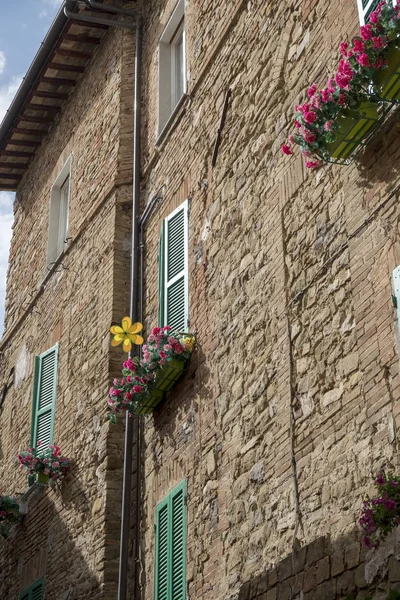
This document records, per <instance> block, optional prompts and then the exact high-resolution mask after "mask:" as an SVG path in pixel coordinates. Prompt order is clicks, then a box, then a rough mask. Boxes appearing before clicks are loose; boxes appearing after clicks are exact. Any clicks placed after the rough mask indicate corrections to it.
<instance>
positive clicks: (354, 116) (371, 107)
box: [327, 102, 379, 162]
mask: <svg viewBox="0 0 400 600" xmlns="http://www.w3.org/2000/svg"><path fill="white" fill-rule="evenodd" d="M378 120H379V116H378V105H377V104H376V103H374V102H363V103H362V104H360V106H359V107H358V109H357V110H344V111H343V112H342V113H341V114H340V115H339V116H338V117H337V123H338V125H339V129H338V130H337V132H336V140H335V141H334V142H331V143H330V144H327V148H328V152H329V154H330V156H331V159H333V160H332V162H347V161H348V159H349V157H350V156H351V155H352V154H353V152H354V151H355V150H356V149H357V148H358V147H359V146H360V144H361V143H362V141H363V140H364V139H365V138H366V137H367V136H368V135H369V134H370V133H371V132H372V130H373V129H374V127H375V126H376V125H377V123H378Z"/></svg>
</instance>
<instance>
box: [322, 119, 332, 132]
mask: <svg viewBox="0 0 400 600" xmlns="http://www.w3.org/2000/svg"><path fill="white" fill-rule="evenodd" d="M332 125H333V121H326V123H325V124H324V129H325V131H331V130H332Z"/></svg>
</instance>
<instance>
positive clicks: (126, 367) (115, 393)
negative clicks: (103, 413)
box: [108, 325, 194, 423]
mask: <svg viewBox="0 0 400 600" xmlns="http://www.w3.org/2000/svg"><path fill="white" fill-rule="evenodd" d="M193 346H194V337H193V336H192V335H189V334H181V333H176V332H173V331H172V328H171V327H169V326H168V325H166V326H165V327H155V328H154V329H153V330H152V332H151V334H150V335H149V336H148V338H147V340H146V343H145V344H144V345H143V347H142V349H143V355H142V359H139V358H137V357H135V358H128V360H126V361H125V362H124V363H123V369H122V375H123V377H122V379H114V382H113V385H112V386H111V388H110V390H109V393H108V405H109V407H110V409H111V413H110V414H109V417H110V421H111V422H112V423H115V422H116V415H117V414H118V413H122V412H128V413H129V414H130V415H133V414H135V413H136V411H137V408H138V407H139V406H140V405H141V403H142V402H143V401H144V400H145V399H146V397H147V395H148V394H149V393H150V392H151V390H152V389H153V388H154V386H155V384H156V378H157V373H158V372H159V371H160V370H162V369H164V368H167V367H168V363H169V362H170V361H171V360H176V359H177V360H180V361H187V360H188V359H189V358H190V356H191V353H192V351H193Z"/></svg>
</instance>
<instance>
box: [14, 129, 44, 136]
mask: <svg viewBox="0 0 400 600" xmlns="http://www.w3.org/2000/svg"><path fill="white" fill-rule="evenodd" d="M11 133H12V134H13V133H19V134H21V135H42V134H44V133H47V129H25V127H13V129H12V130H11Z"/></svg>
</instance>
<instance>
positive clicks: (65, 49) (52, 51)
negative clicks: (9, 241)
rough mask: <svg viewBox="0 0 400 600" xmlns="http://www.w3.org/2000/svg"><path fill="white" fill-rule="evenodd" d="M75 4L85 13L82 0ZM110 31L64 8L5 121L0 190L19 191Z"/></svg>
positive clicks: (0, 134)
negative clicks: (75, 18)
mask: <svg viewBox="0 0 400 600" xmlns="http://www.w3.org/2000/svg"><path fill="white" fill-rule="evenodd" d="M69 5H70V6H71V5H72V10H73V11H74V12H79V9H78V1H77V0H70V1H69ZM88 14H90V12H89V13H88ZM107 30H108V26H107V25H102V24H98V23H83V22H77V21H73V20H71V19H69V18H68V17H66V16H65V14H64V10H63V6H62V7H61V8H60V10H59V11H58V13H57V15H56V17H55V19H54V21H53V23H52V25H51V27H50V29H49V31H48V33H47V35H46V37H45V39H44V41H43V42H42V44H41V46H40V48H39V51H38V52H37V54H36V56H35V58H34V60H33V62H32V64H31V66H30V67H29V70H28V72H27V74H26V75H25V77H24V79H23V80H22V83H21V85H20V87H19V89H18V91H17V93H16V95H15V98H14V100H13V102H12V104H11V106H10V108H9V109H8V111H7V113H6V115H5V117H4V119H3V121H2V123H1V125H0V190H9V191H15V190H16V189H17V187H18V184H19V181H20V180H21V178H22V176H23V175H24V173H25V172H26V170H27V169H28V166H29V164H30V162H31V161H32V158H33V156H34V155H35V152H36V150H37V148H38V147H39V146H40V145H41V143H42V140H43V138H44V137H45V135H46V134H47V132H48V131H49V129H50V127H51V126H52V124H53V122H54V121H55V120H56V118H57V116H58V114H59V113H60V112H61V110H62V105H63V102H64V101H65V100H67V98H68V96H69V94H70V93H71V91H72V90H73V89H74V87H75V85H76V83H77V80H78V78H79V77H80V76H81V75H82V73H84V71H85V68H86V66H87V64H88V63H89V61H90V59H91V57H92V54H93V51H94V49H95V48H96V47H97V46H98V45H99V44H100V42H101V39H102V37H103V36H104V34H105V32H106V31H107Z"/></svg>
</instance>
